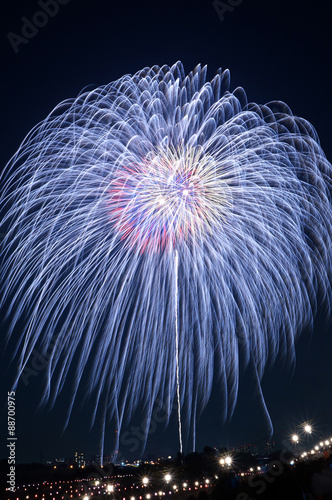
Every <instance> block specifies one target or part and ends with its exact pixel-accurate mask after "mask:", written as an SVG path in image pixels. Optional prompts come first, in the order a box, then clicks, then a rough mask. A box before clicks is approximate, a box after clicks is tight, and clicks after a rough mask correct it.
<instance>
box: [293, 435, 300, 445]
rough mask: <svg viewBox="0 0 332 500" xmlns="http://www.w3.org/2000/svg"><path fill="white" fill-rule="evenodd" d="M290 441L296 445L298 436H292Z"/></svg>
mask: <svg viewBox="0 0 332 500" xmlns="http://www.w3.org/2000/svg"><path fill="white" fill-rule="evenodd" d="M292 441H293V443H298V442H299V436H298V435H297V434H293V436H292Z"/></svg>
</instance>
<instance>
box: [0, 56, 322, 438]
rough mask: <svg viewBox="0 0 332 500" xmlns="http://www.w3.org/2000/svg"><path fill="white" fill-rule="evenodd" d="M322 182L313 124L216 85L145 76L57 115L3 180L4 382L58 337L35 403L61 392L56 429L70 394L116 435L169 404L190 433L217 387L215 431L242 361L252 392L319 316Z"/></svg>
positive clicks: (164, 71)
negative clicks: (249, 370)
mask: <svg viewBox="0 0 332 500" xmlns="http://www.w3.org/2000/svg"><path fill="white" fill-rule="evenodd" d="M330 179H331V165H330V163H329V162H328V161H327V159H326V157H325V155H324V153H323V151H322V149H321V148H320V146H319V141H318V137H317V134H316V132H315V130H314V129H313V127H312V126H311V125H310V124H309V123H308V122H307V121H305V120H304V119H302V118H299V117H296V116H293V114H292V113H291V111H290V109H289V108H288V107H287V106H286V105H285V104H284V103H281V102H271V103H269V104H266V105H258V104H255V103H248V102H247V99H246V95H245V92H244V91H243V89H241V88H237V89H236V90H235V91H233V92H229V72H228V71H224V72H221V70H220V71H219V72H218V74H217V75H216V76H215V77H214V78H213V79H212V81H211V82H209V81H207V80H206V67H204V68H201V67H200V66H198V67H196V68H195V70H194V71H193V72H191V73H190V74H189V75H187V76H186V75H185V73H184V70H183V67H182V65H181V63H177V64H175V65H174V66H173V67H171V68H169V67H167V66H164V67H162V68H159V67H157V66H155V67H153V68H145V69H144V70H142V71H140V72H139V73H137V74H135V75H134V76H132V77H131V76H124V77H123V78H121V79H120V80H117V81H116V82H113V83H111V84H109V85H105V86H102V87H99V88H96V89H95V90H93V91H89V92H85V93H83V94H81V95H80V96H78V97H77V98H76V99H69V100H67V101H64V102H63V103H61V104H60V105H59V106H57V107H56V108H55V109H54V110H53V111H52V112H51V114H50V115H49V116H48V117H47V118H46V119H45V120H44V121H43V122H42V123H40V124H38V125H37V126H36V127H35V128H34V129H33V130H32V131H31V132H30V133H29V135H28V136H27V137H26V139H25V140H24V141H23V143H22V145H21V147H20V148H19V150H18V151H17V153H16V154H15V155H14V157H13V158H12V160H11V161H10V162H9V164H8V165H7V168H6V170H5V174H4V175H3V176H2V188H3V189H2V193H3V194H2V197H1V206H2V210H3V213H5V215H4V217H3V225H4V227H5V230H6V237H5V240H4V250H3V253H2V256H3V258H4V265H3V268H2V282H3V283H4V285H3V289H2V291H3V296H2V306H3V307H6V309H7V311H8V317H9V318H10V319H11V323H10V325H11V326H10V329H9V333H10V334H12V333H13V330H14V328H15V325H17V323H18V321H20V325H21V324H22V319H23V318H24V320H25V326H24V328H23V330H22V332H21V335H20V338H19V341H18V343H17V347H16V352H15V356H16V359H17V360H18V364H19V369H18V375H17V379H16V382H17V381H18V380H19V376H20V374H21V373H22V370H23V369H24V367H25V365H26V363H27V362H28V360H29V357H30V355H31V353H32V351H33V349H35V348H37V349H38V351H39V352H46V351H47V349H48V346H49V344H50V342H51V340H52V341H53V342H54V332H57V336H56V346H55V348H54V349H53V350H52V354H51V359H50V362H49V365H48V368H47V371H46V384H45V391H44V395H43V401H44V402H46V401H49V402H50V404H53V403H54V402H55V400H56V397H57V395H58V394H59V392H60V391H61V390H62V389H63V387H64V384H65V382H66V383H67V384H72V390H73V399H72V401H71V403H70V407H69V411H68V418H69V415H70V412H71V409H72V405H73V404H74V401H75V398H77V396H78V391H79V386H80V383H81V380H82V382H83V381H84V384H85V386H87V394H88V395H90V396H91V397H92V396H93V397H94V398H95V403H96V404H95V408H96V409H95V412H94V414H93V418H95V417H96V412H97V408H98V406H100V405H101V403H102V406H103V408H104V417H105V416H107V419H114V420H115V421H116V426H117V427H116V428H117V429H118V430H119V431H120V429H121V425H122V424H123V422H124V420H125V419H129V418H130V417H131V416H132V415H133V414H134V412H135V411H137V410H138V408H139V409H141V406H142V402H143V405H144V414H145V419H146V435H147V433H148V430H149V426H150V422H151V416H152V411H153V408H154V407H155V406H158V405H160V404H161V403H160V402H163V408H164V407H165V406H166V407H167V414H168V418H169V417H170V414H171V410H172V405H173V403H174V402H176V401H177V399H178V400H179V405H178V416H179V424H180V423H181V418H180V417H181V412H182V416H183V419H184V421H185V422H186V428H187V431H186V432H188V429H190V425H191V426H194V424H193V423H194V422H196V409H197V412H200V411H201V410H202V409H203V408H204V407H205V406H206V404H207V402H208V400H209V397H210V394H211V388H212V383H213V381H219V385H220V387H221V391H220V392H221V397H222V398H223V403H224V404H223V407H224V414H223V415H222V416H221V419H223V420H225V419H226V417H227V415H228V416H231V415H232V413H233V410H234V406H235V403H236V399H237V392H238V382H239V363H240V359H241V362H243V365H244V366H249V365H250V366H252V367H253V368H254V373H255V374H256V377H257V381H258V383H259V382H260V380H261V378H262V376H263V373H264V368H265V366H266V365H267V363H269V364H270V363H273V362H274V361H275V359H276V358H277V357H278V356H283V357H284V358H285V359H287V360H288V361H292V360H294V356H295V351H294V345H295V341H296V339H297V337H298V335H299V334H300V333H301V330H303V328H304V327H305V326H310V325H311V324H312V322H313V318H314V315H315V313H316V311H317V307H318V304H321V303H322V304H325V305H326V307H327V308H329V306H330V297H331V293H330V292H331V290H330V277H331V199H330V188H331V180H330ZM174 270H175V271H176V272H175V274H176V276H174ZM174 279H175V280H176V281H174ZM174 283H175V288H174ZM174 294H175V298H174ZM174 303H175V309H174ZM328 312H329V310H328ZM175 315H176V318H175ZM174 318H175V319H174ZM174 322H175V323H174ZM174 324H175V328H174ZM73 370H75V372H74V373H73ZM262 401H263V398H262ZM263 402H264V401H263ZM107 419H106V420H105V421H107ZM105 425H106V424H105ZM193 432H195V429H193ZM119 434H120V432H119V433H118V435H119ZM180 436H181V430H180Z"/></svg>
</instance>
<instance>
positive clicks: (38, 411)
mask: <svg viewBox="0 0 332 500" xmlns="http://www.w3.org/2000/svg"><path fill="white" fill-rule="evenodd" d="M225 3H227V0H225ZM230 3H232V2H230ZM235 3H237V4H238V6H237V7H235V8H234V9H233V11H229V12H226V13H225V15H224V20H223V21H222V20H221V19H220V18H219V16H218V14H217V12H216V10H215V8H214V6H213V3H212V1H211V0H201V1H198V0H178V1H175V0H168V1H167V2H158V1H154V2H152V1H151V2H148V1H144V0H140V1H137V2H136V1H133V0H127V1H115V0H114V1H112V0H109V1H107V0H94V1H93V2H92V1H89V2H88V1H84V0H80V1H79V0H70V1H68V2H67V3H66V4H65V2H63V5H60V6H59V12H58V13H57V14H56V15H55V16H54V17H53V18H50V19H49V21H48V22H47V24H46V25H45V26H44V27H42V28H40V29H39V32H38V33H36V34H35V36H33V37H31V39H30V40H29V41H28V43H26V44H23V43H22V44H19V45H18V53H17V54H16V53H15V51H14V49H13V47H12V46H11V43H10V41H9V40H8V38H7V34H8V33H9V32H13V33H15V34H18V35H19V34H21V30H22V25H23V22H22V20H21V18H22V17H23V16H25V17H26V18H27V19H32V17H33V15H34V14H35V13H36V12H37V11H39V10H40V7H39V6H38V2H37V0H36V1H31V0H22V1H18V0H12V1H11V2H8V1H7V2H3V3H2V4H1V15H0V18H1V49H2V65H1V68H2V77H1V86H2V91H1V110H2V121H1V128H2V130H1V137H2V141H1V143H2V146H1V149H0V157H1V165H2V168H3V167H4V166H5V164H6V163H7V161H8V160H9V159H10V157H11V155H12V154H14V153H15V151H16V150H17V148H18V146H19V145H20V143H21V141H22V140H23V138H24V137H25V135H26V134H27V133H28V132H29V130H30V129H31V128H32V127H33V126H34V125H35V124H36V123H38V122H39V121H40V120H42V119H43V118H45V116H46V115H47V114H48V113H49V112H50V111H51V110H52V109H53V108H54V106H56V105H57V104H58V103H59V102H60V101H62V100H64V99H66V98H69V97H74V96H76V95H77V94H78V93H79V92H80V91H81V90H82V88H83V87H85V86H87V85H89V86H90V85H92V86H94V85H95V86H99V85H102V84H106V83H108V82H111V81H113V80H116V79H118V78H120V77H121V76H122V75H123V74H132V73H135V72H136V71H138V70H140V69H142V68H143V67H145V66H153V65H155V64H157V65H163V64H168V65H172V64H174V63H175V62H176V61H178V60H181V61H182V62H183V64H184V67H185V70H186V72H189V71H191V70H192V69H193V68H194V67H195V66H196V65H197V64H198V63H202V64H208V68H209V69H208V76H209V78H212V77H213V75H214V73H215V71H216V70H217V69H218V68H219V67H222V68H224V69H225V68H229V69H230V71H231V78H232V79H231V88H232V89H234V88H236V87H237V86H239V85H240V86H243V87H244V89H245V90H246V93H247V96H248V99H249V101H254V102H258V103H265V102H269V101H271V100H275V99H279V100H282V101H285V102H286V103H287V104H288V105H289V106H290V108H291V109H292V111H293V113H294V114H296V115H299V116H303V117H304V118H306V119H307V120H309V121H310V122H311V123H312V124H313V125H314V127H315V128H316V130H317V131H318V134H319V136H320V140H321V145H322V147H323V149H324V151H325V153H326V155H327V157H328V158H329V160H330V161H331V159H332V141H331V126H330V124H331V120H330V116H331V115H332V100H331V84H332V79H331V49H332V44H331V21H332V19H331V15H330V12H329V3H328V2H318V3H314V2H312V1H303V0H292V1H291V2H290V1H286V0H268V1H266V0H243V1H242V3H241V2H240V1H238V2H234V1H233V4H235ZM91 88H92V87H91ZM4 314H5V311H2V316H4ZM6 328H7V323H3V324H2V326H1V337H2V340H3V344H2V349H1V351H2V359H1V391H2V392H1V401H2V413H1V429H2V430H1V435H3V436H5V433H6V397H7V396H6V394H7V391H10V390H11V387H10V384H11V380H12V376H13V373H14V371H15V365H14V364H11V363H10V360H11V356H12V352H11V351H12V348H13V342H11V343H9V347H8V348H7V349H6V350H5V349H4V338H5V336H6ZM18 334H19V331H18V329H17V331H15V335H18ZM13 340H15V338H14V339H13ZM331 357H332V337H331V334H330V326H329V325H328V323H327V321H326V315H325V313H324V311H323V312H322V313H321V315H320V317H319V318H318V319H317V321H316V323H315V327H314V332H313V334H312V335H310V334H309V333H308V332H304V333H303V335H302V336H301V338H300V340H299V342H298V345H297V362H296V366H295V367H289V366H287V365H285V364H284V363H283V360H282V359H280V360H278V362H277V363H276V365H275V366H274V367H273V368H272V367H271V368H270V369H268V370H267V371H266V374H265V376H264V378H263V383H262V387H263V392H264V395H265V398H266V403H267V406H268V408H269V411H270V414H271V418H272V421H273V424H274V429H275V436H274V439H275V440H276V441H277V444H278V445H280V446H282V441H283V440H284V439H289V434H290V433H292V432H293V431H295V430H298V425H299V424H301V423H302V422H304V421H305V420H307V419H313V426H314V428H315V431H316V433H317V434H316V435H317V436H318V434H319V433H324V432H327V433H328V434H332V398H331V394H332V380H331V379H332V370H331V359H332V358H331ZM252 373H253V372H252V370H251V369H250V367H249V368H248V369H247V370H246V371H244V372H242V374H241V378H240V393H239V399H238V405H237V407H236V410H235V414H234V417H233V419H232V420H231V421H230V422H227V423H226V424H225V425H222V423H221V421H220V415H221V406H220V405H221V402H220V401H219V399H218V387H217V384H215V387H214V389H213V395H212V398H211V401H210V403H209V405H208V407H207V408H206V410H205V411H204V413H203V414H202V415H201V417H200V419H199V422H198V425H197V449H198V450H200V449H202V448H203V446H205V445H210V446H222V445H226V446H228V445H234V444H236V443H238V442H242V443H244V442H251V443H253V442H257V444H258V445H259V446H263V445H264V442H265V441H266V438H267V436H266V434H267V425H266V420H265V417H264V412H263V410H262V407H261V405H260V400H259V397H258V395H257V387H256V386H255V382H254V379H253V376H252ZM43 377H44V373H43V370H42V369H41V370H40V372H39V373H38V374H37V375H36V376H31V377H30V378H29V380H28V384H27V385H25V384H24V383H23V382H21V383H20V384H19V387H18V390H17V394H16V404H17V436H18V443H17V462H18V463H20V462H31V461H39V460H41V453H43V457H42V458H43V460H44V461H46V460H47V459H50V458H52V457H60V456H61V457H70V456H72V455H73V454H74V452H75V451H83V452H84V453H85V455H86V456H87V458H89V456H90V455H91V454H94V453H97V452H98V447H99V445H98V442H99V437H100V432H99V427H98V425H95V426H94V427H93V428H92V429H91V430H89V426H90V415H91V412H92V406H93V403H92V401H91V402H88V403H87V404H86V405H85V406H83V408H80V407H79V405H77V406H76V407H75V409H74V412H73V415H72V419H71V420H70V423H69V426H68V428H67V429H66V430H65V431H64V432H63V424H64V421H65V417H66V410H67V407H68V401H69V399H70V386H68V387H67V388H65V390H64V392H63V394H62V395H61V396H60V398H59V400H58V402H57V403H56V406H55V408H54V409H52V410H50V409H49V408H47V407H46V408H38V405H39V401H40V397H41V391H42V385H43V383H44V378H43ZM140 424H141V421H140V418H139V416H136V417H135V419H134V421H133V422H131V423H130V424H128V425H126V426H124V429H123V431H124V432H127V437H128V439H129V438H130V437H133V436H132V435H133V433H135V432H136V431H135V430H134V431H133V430H132V427H137V426H140ZM114 432H115V429H114V427H112V426H110V428H109V429H108V432H107V435H106V442H105V453H106V454H107V453H108V452H110V451H111V449H112V443H113V442H112V439H113V437H114ZM130 448H133V441H131V444H128V443H127V444H125V443H124V444H123V445H122V447H121V448H120V450H121V451H122V453H123V455H124V456H126V457H129V456H133V455H134V456H135V455H136V456H138V454H139V450H137V451H136V450H134V451H132V452H130ZM191 448H192V446H191V439H190V437H189V438H188V440H187V442H186V444H185V452H189V451H190V450H191ZM177 451H178V434H177V426H176V414H175V412H174V415H173V418H172V420H171V422H170V425H169V427H168V428H167V429H166V430H165V428H164V427H163V425H161V424H160V425H158V426H157V429H156V430H155V432H154V433H153V434H152V435H151V437H150V438H149V441H148V444H147V448H146V454H153V455H155V454H156V455H158V456H159V455H164V456H165V455H168V454H172V455H174V454H175V453H176V452H177ZM4 457H6V449H5V437H3V438H2V439H1V453H0V458H4Z"/></svg>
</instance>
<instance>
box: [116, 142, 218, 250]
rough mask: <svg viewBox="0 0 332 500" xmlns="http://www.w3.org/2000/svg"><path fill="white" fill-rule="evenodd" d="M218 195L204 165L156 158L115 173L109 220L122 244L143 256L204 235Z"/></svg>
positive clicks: (184, 158) (189, 158)
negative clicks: (127, 245) (135, 249)
mask: <svg viewBox="0 0 332 500" xmlns="http://www.w3.org/2000/svg"><path fill="white" fill-rule="evenodd" d="M216 194H217V192H216V181H215V175H214V176H211V167H210V166H208V163H207V162H206V160H205V161H204V160H202V159H199V158H198V157H197V156H196V157H195V156H194V155H193V154H191V155H190V154H188V153H182V154H181V155H179V154H177V153H174V152H173V153H168V154H157V155H154V156H153V157H152V158H143V159H142V160H141V161H140V162H137V163H134V162H133V163H132V164H130V165H128V166H122V167H121V168H119V169H118V170H117V173H116V177H115V179H114V180H113V181H112V183H111V187H110V189H109V203H108V206H109V209H110V210H109V215H110V221H111V222H112V224H113V227H114V228H115V230H116V231H117V232H118V234H119V236H120V238H121V240H122V241H124V240H128V243H129V244H130V245H131V246H133V247H138V248H139V250H140V251H141V252H143V251H145V250H146V251H151V252H156V251H157V252H158V251H161V250H164V249H167V248H169V249H172V248H174V247H175V246H176V245H179V244H181V243H182V242H183V241H184V240H188V239H194V238H195V237H197V236H199V235H201V233H202V232H203V231H205V230H206V226H208V225H209V222H211V221H209V216H212V215H213V213H214V210H213V206H214V200H213V197H214V196H216ZM211 208H212V209H211ZM212 218H213V217H212Z"/></svg>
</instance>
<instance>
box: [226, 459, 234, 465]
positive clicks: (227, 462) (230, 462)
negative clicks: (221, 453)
mask: <svg viewBox="0 0 332 500" xmlns="http://www.w3.org/2000/svg"><path fill="white" fill-rule="evenodd" d="M225 462H226V465H231V464H232V457H226V458H225Z"/></svg>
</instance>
